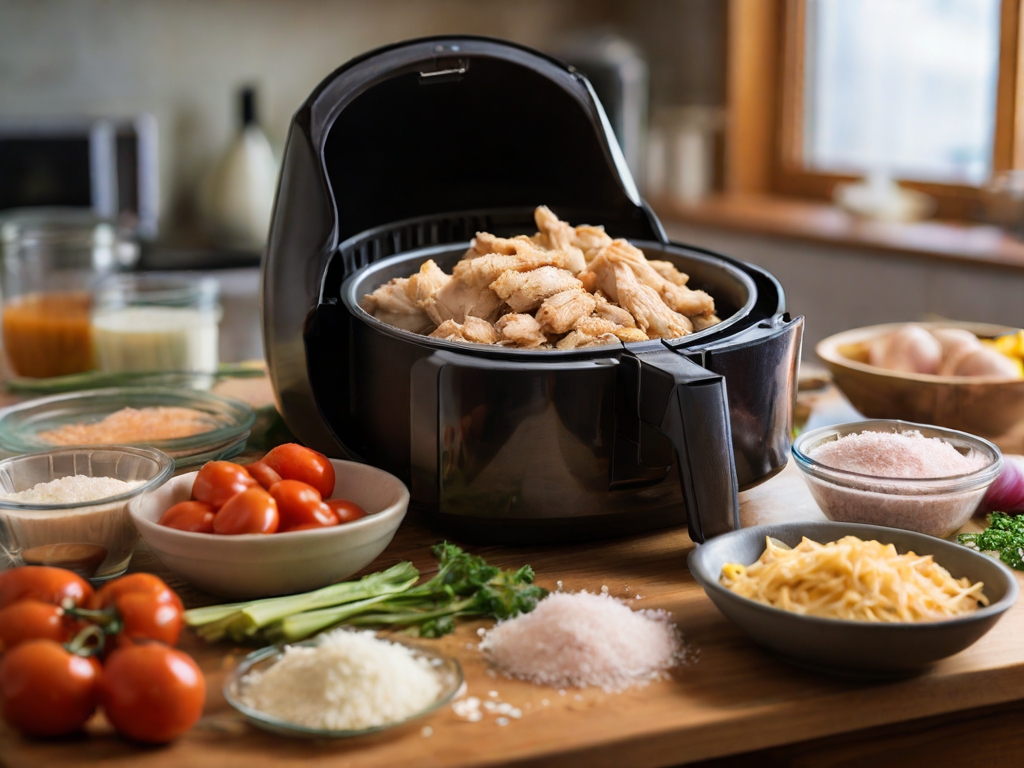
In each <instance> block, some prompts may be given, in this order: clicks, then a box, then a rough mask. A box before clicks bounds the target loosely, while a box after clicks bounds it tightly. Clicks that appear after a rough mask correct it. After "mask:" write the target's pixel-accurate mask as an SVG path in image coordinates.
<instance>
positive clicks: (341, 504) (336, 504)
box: [324, 499, 366, 523]
mask: <svg viewBox="0 0 1024 768" xmlns="http://www.w3.org/2000/svg"><path fill="white" fill-rule="evenodd" d="M324 503H325V504H327V506H329V507H330V508H331V509H333V510H334V512H335V514H337V515H338V520H339V521H340V522H342V523H351V522H352V521H353V520H358V519H359V518H361V517H366V510H365V509H363V508H362V507H360V506H359V505H358V504H356V503H355V502H354V501H346V500H345V499H328V500H327V501H326V502H324Z"/></svg>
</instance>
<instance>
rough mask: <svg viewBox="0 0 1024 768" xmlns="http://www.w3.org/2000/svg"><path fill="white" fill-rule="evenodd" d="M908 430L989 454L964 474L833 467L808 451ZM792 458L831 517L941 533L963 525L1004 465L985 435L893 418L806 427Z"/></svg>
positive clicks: (963, 451)
mask: <svg viewBox="0 0 1024 768" xmlns="http://www.w3.org/2000/svg"><path fill="white" fill-rule="evenodd" d="M911 430H913V431H917V432H920V433H921V434H922V435H923V436H924V437H937V438H939V439H941V440H943V441H944V442H946V443H949V444H950V445H952V446H953V447H954V448H956V449H957V451H959V452H960V453H961V454H964V455H966V454H967V453H969V452H971V451H975V452H977V453H980V454H982V455H983V456H984V457H985V458H986V459H987V460H986V462H985V464H984V466H982V467H981V468H980V469H977V470H974V471H973V472H968V473H966V474H962V475H951V476H947V477H926V478H893V477H877V476H873V475H864V474H860V473H858V472H849V471H846V470H842V469H837V468H835V467H830V466H827V465H825V464H821V463H820V462H817V461H815V460H814V459H812V458H811V457H810V454H811V452H812V451H813V450H814V449H815V448H817V447H818V446H819V445H822V444H823V443H827V442H830V441H832V440H837V439H839V438H840V437H845V436H846V435H850V434H855V433H860V432H892V433H900V432H906V431H911ZM793 458H794V459H795V460H796V465H797V466H798V467H799V468H800V471H801V472H802V473H803V477H804V480H805V481H806V482H807V487H808V488H809V489H810V491H811V495H812V496H814V500H815V501H816V502H817V504H818V506H819V507H820V508H821V511H822V512H824V513H825V517H827V518H828V519H829V520H834V521H836V522H843V523H866V524H868V525H884V526H888V527H890V528H903V529H905V530H908V531H917V532H918V533H924V534H928V535H929V536H938V537H939V538H946V537H948V536H951V535H952V534H954V533H956V532H957V531H958V530H960V528H961V527H963V525H964V523H966V522H967V521H968V520H969V519H970V517H971V515H972V514H973V513H974V510H975V509H976V508H977V506H978V504H979V502H980V501H981V499H982V497H983V496H984V495H985V490H986V489H987V488H988V487H989V485H991V484H992V481H993V480H995V479H996V477H997V476H998V475H999V471H1000V469H1002V466H1003V457H1002V454H1001V453H1000V452H999V449H998V448H996V446H995V445H993V444H992V443H990V442H989V441H988V440H984V439H982V438H980V437H975V436H974V435H969V434H967V433H966V432H959V431H957V430H955V429H946V428H944V427H934V426H929V425H927V424H914V423H912V422H909V421H899V420H896V419H876V420H873V421H857V422H851V423H849V424H839V425H837V426H832V427H822V428H820V429H814V430H811V431H810V432H805V433H804V434H802V435H800V436H799V437H798V438H797V439H796V440H795V441H794V443H793Z"/></svg>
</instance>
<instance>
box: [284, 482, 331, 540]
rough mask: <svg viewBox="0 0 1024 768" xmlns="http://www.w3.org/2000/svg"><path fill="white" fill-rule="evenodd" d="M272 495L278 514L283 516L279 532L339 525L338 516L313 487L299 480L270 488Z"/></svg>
mask: <svg viewBox="0 0 1024 768" xmlns="http://www.w3.org/2000/svg"><path fill="white" fill-rule="evenodd" d="M270 495H271V496H273V497H274V501H276V502H277V512H278V514H279V515H280V516H281V524H280V526H279V527H278V530H279V531H292V530H295V529H296V528H299V527H302V528H308V527H318V528H325V527H328V526H331V525H337V524H338V515H337V514H335V512H334V510H332V509H331V508H330V507H329V506H327V505H326V504H325V503H324V502H323V499H322V498H321V497H320V493H319V492H318V491H317V489H316V488H314V487H313V486H311V485H308V484H306V483H303V482H301V481H299V480H282V481H281V482H279V483H274V485H272V486H271V487H270Z"/></svg>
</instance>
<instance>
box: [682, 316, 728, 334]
mask: <svg viewBox="0 0 1024 768" xmlns="http://www.w3.org/2000/svg"><path fill="white" fill-rule="evenodd" d="M690 322H691V323H693V330H694V333H696V332H697V331H703V330H704V329H705V328H710V327H711V326H712V325H718V324H719V323H720V322H722V319H721V318H720V317H719V316H718V315H696V316H695V317H691V318H690Z"/></svg>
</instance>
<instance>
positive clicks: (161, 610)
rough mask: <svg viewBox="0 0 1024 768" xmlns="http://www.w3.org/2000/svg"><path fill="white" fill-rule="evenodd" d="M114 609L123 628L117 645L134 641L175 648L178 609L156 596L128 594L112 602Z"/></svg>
mask: <svg viewBox="0 0 1024 768" xmlns="http://www.w3.org/2000/svg"><path fill="white" fill-rule="evenodd" d="M114 607H115V608H116V609H117V613H118V615H119V616H120V617H121V621H122V623H123V625H124V627H123V628H122V630H121V632H120V634H118V636H117V644H118V645H119V646H120V645H124V644H125V643H131V642H133V641H135V640H157V641H159V642H161V643H166V644H167V645H174V644H175V643H177V642H178V638H179V637H180V636H181V627H182V619H181V614H182V610H181V606H180V604H179V605H176V604H175V603H171V602H165V601H162V600H161V599H160V596H159V595H154V594H150V593H146V592H128V593H126V594H123V595H118V596H117V597H116V598H114Z"/></svg>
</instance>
